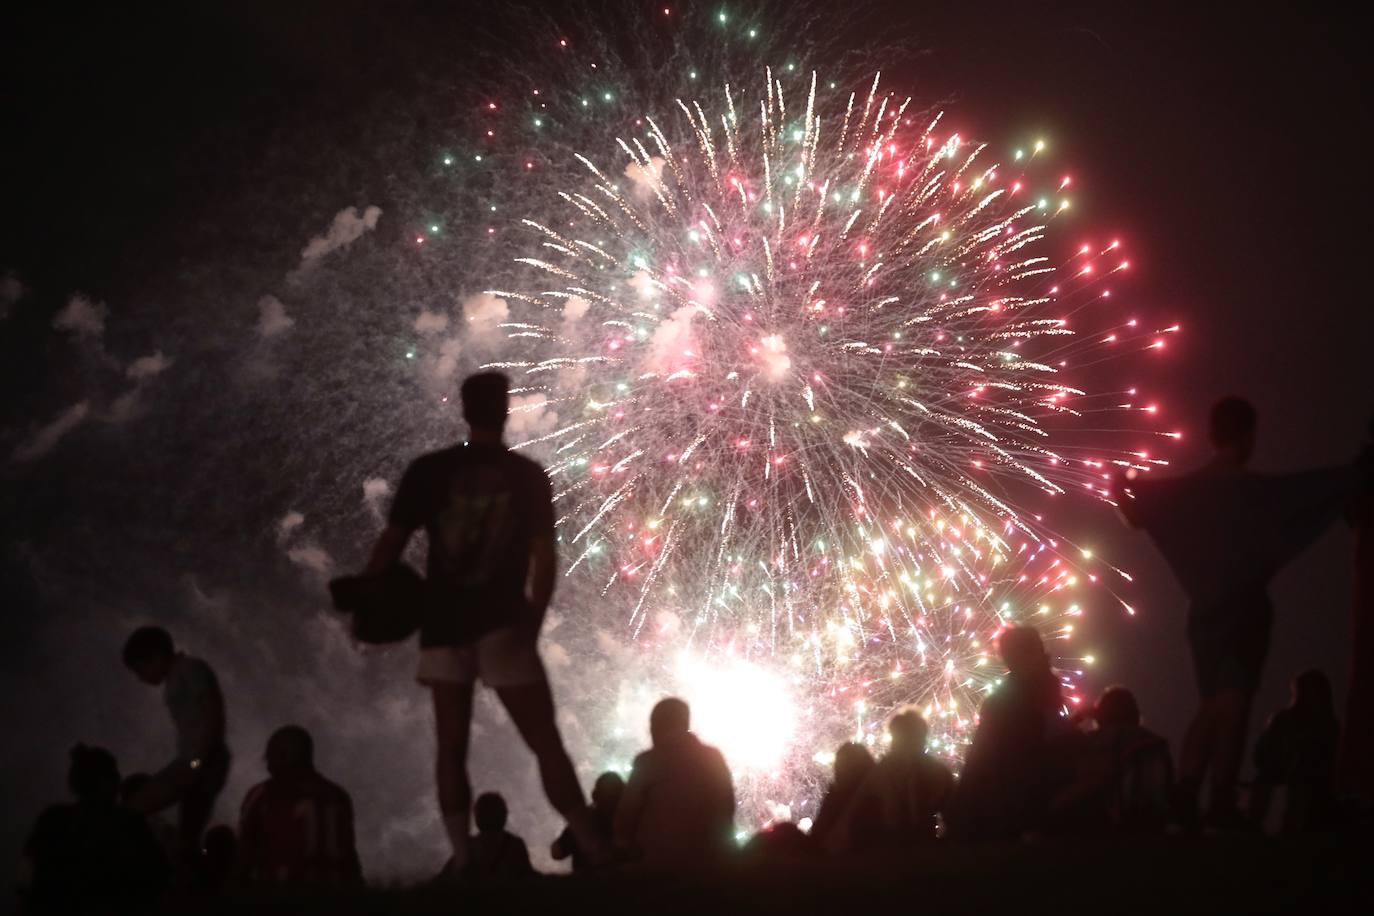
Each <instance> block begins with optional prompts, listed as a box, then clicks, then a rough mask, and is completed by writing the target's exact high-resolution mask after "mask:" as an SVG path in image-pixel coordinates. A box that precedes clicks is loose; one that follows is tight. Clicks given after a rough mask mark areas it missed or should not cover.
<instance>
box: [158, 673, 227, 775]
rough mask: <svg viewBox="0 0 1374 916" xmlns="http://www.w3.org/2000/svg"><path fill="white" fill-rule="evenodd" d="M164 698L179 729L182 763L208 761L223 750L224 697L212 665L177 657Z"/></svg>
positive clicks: (178, 744) (166, 685) (164, 686)
mask: <svg viewBox="0 0 1374 916" xmlns="http://www.w3.org/2000/svg"><path fill="white" fill-rule="evenodd" d="M162 696H163V699H164V700H165V701H166V703H167V710H168V712H170V713H171V714H172V724H173V725H174V726H175V728H176V733H177V757H178V758H179V759H181V760H184V761H189V760H194V759H197V758H200V759H205V758H207V757H210V756H212V755H213V754H216V753H217V752H219V751H220V750H221V749H222V748H223V747H224V696H223V695H222V694H221V693H220V689H219V680H218V679H217V678H216V677H215V672H214V671H213V670H211V668H210V666H209V665H207V664H205V662H203V661H201V660H200V659H198V658H192V657H191V656H189V655H183V654H181V653H178V654H177V656H176V658H175V659H174V660H173V661H172V668H171V670H170V671H169V672H168V673H167V681H166V683H165V684H164V685H163V688H162Z"/></svg>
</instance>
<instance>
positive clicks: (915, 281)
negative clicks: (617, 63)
mask: <svg viewBox="0 0 1374 916" xmlns="http://www.w3.org/2000/svg"><path fill="white" fill-rule="evenodd" d="M790 79H791V81H792V82H791V83H789V82H788V80H784V79H780V78H779V77H778V76H777V75H776V74H774V73H773V72H771V71H766V72H765V73H764V74H763V76H762V79H761V81H760V83H759V91H758V92H757V93H756V94H752V95H751V94H750V93H748V92H746V91H743V90H741V89H739V88H737V87H733V86H730V85H725V86H723V88H722V90H721V92H720V95H719V97H718V98H717V99H716V100H714V102H712V103H709V104H708V103H706V102H698V101H685V100H680V101H678V103H677V110H676V111H674V112H670V113H669V115H668V116H667V117H659V116H645V117H644V118H643V119H642V122H641V123H642V131H641V132H640V133H639V134H638V135H628V136H626V137H624V138H617V139H616V140H615V147H616V149H617V150H618V153H619V155H620V157H621V158H620V159H619V161H618V162H616V164H615V165H605V164H598V162H596V161H594V160H593V158H592V157H591V156H590V155H584V154H578V155H577V156H576V158H577V160H578V161H579V162H580V163H581V165H582V166H583V167H584V168H585V170H586V177H585V181H584V183H583V184H582V185H581V186H574V187H570V188H567V189H565V190H564V191H562V192H561V193H560V194H559V197H560V198H561V199H562V201H563V202H564V204H565V205H566V213H565V217H564V218H563V219H562V220H561V221H559V222H554V221H553V220H548V221H545V222H536V221H533V220H526V221H525V222H524V225H525V226H526V227H527V228H528V229H529V230H530V231H531V232H533V233H535V234H536V236H537V239H538V243H537V247H536V248H535V249H534V250H532V251H531V252H530V253H529V254H528V255H527V256H525V257H522V258H520V259H518V260H519V264H521V265H523V268H524V269H525V270H527V271H528V274H527V277H528V282H527V284H526V285H523V286H518V287H517V288H515V289H507V290H492V291H491V293H492V295H494V296H498V297H501V298H502V299H504V300H507V301H515V302H521V303H525V304H526V305H527V307H528V308H527V309H526V311H527V312H528V313H529V315H530V316H531V317H529V318H528V320H523V321H519V322H507V323H505V324H504V325H503V327H504V329H505V330H506V332H507V333H508V334H509V335H510V336H511V337H512V338H513V339H515V340H516V341H517V342H518V343H519V347H518V353H519V354H520V357H521V358H511V359H505V360H502V361H500V362H496V363H492V364H491V365H493V366H497V367H500V368H503V369H505V370H506V371H508V372H511V373H512V375H513V376H514V378H515V391H514V392H513V394H514V396H515V401H514V412H515V417H516V421H517V424H518V425H519V426H520V427H521V428H529V429H534V430H536V431H537V432H538V435H531V436H527V437H526V439H525V441H523V442H520V443H518V445H517V447H523V448H527V449H535V450H537V451H539V452H540V453H541V454H542V455H543V456H544V457H545V458H546V459H547V461H548V462H549V471H550V473H551V475H552V476H553V478H554V481H555V491H556V505H557V508H558V515H559V523H558V524H559V531H560V536H561V541H562V545H563V550H564V551H565V555H566V556H567V557H568V569H567V575H568V576H569V577H571V578H572V579H573V580H574V581H575V582H576V583H577V591H578V593H579V594H580V595H582V596H586V597H587V598H588V600H587V601H586V602H584V603H586V604H588V605H590V606H592V607H594V608H595V609H596V610H595V614H596V616H597V618H598V620H599V621H600V622H601V623H602V624H603V625H604V626H606V627H608V628H615V629H617V630H618V631H621V632H623V633H624V634H625V635H626V638H627V639H628V640H630V641H632V643H633V644H634V645H636V646H638V647H639V648H640V649H641V650H642V657H643V658H645V659H653V660H655V661H654V662H653V664H654V666H655V668H654V671H655V672H656V673H655V674H651V675H650V676H649V677H648V678H647V684H646V683H645V680H646V679H640V678H638V677H637V676H635V677H634V679H635V681H636V683H637V684H638V686H637V688H635V690H637V691H638V694H637V695H640V696H641V700H645V699H647V698H649V696H650V695H652V694H654V692H655V690H656V689H662V690H671V689H674V688H677V689H681V690H683V691H684V692H685V693H688V694H690V693H692V692H693V691H692V689H691V685H692V684H696V685H698V686H697V690H696V691H695V692H697V693H698V694H699V695H700V694H705V693H708V692H709V691H707V689H706V688H705V687H703V686H701V685H702V684H704V683H709V682H712V681H713V678H712V677H711V676H703V675H702V674H701V672H702V671H703V670H713V671H716V672H717V676H716V677H715V678H714V681H715V682H716V683H717V684H732V683H733V684H736V685H737V687H736V688H732V689H733V690H734V691H735V692H736V693H737V695H738V703H739V708H740V709H741V710H742V712H741V714H740V717H741V718H743V719H744V720H745V721H749V720H751V718H752V720H753V721H754V722H755V723H756V727H758V728H760V729H762V728H764V726H763V725H762V724H761V723H759V721H758V717H759V716H763V717H767V718H769V719H785V720H787V723H786V725H785V727H778V728H775V727H774V725H772V724H770V725H769V726H767V728H770V729H773V730H772V731H769V732H768V733H769V734H770V735H772V734H774V732H776V736H775V740H776V741H777V742H781V743H784V744H786V745H787V746H788V747H787V753H785V754H783V756H772V755H769V754H766V753H755V752H754V751H752V750H749V749H747V748H742V747H737V748H733V749H732V748H731V747H730V746H729V742H728V741H723V742H722V743H723V744H725V745H726V747H725V750H726V753H727V756H730V755H731V752H732V750H734V752H735V753H734V756H735V757H736V758H738V759H739V761H740V763H742V764H745V765H746V768H747V769H750V768H752V769H754V770H758V771H759V772H760V773H762V774H763V775H765V776H766V777H768V778H770V779H776V778H778V777H779V776H780V775H782V774H783V772H784V771H785V770H786V769H787V768H788V766H789V764H788V761H793V762H795V761H798V760H804V761H807V762H810V761H811V760H812V759H813V756H814V755H815V753H816V752H817V751H818V750H821V751H822V752H823V750H824V749H825V748H828V747H829V746H831V745H830V744H827V742H833V741H834V740H837V739H843V738H845V737H848V736H852V735H855V734H857V735H858V736H859V737H860V738H861V739H866V740H869V741H870V742H871V741H876V740H879V735H880V730H879V729H878V728H877V727H876V726H878V725H880V724H881V722H882V718H883V717H884V716H885V714H886V713H887V712H889V711H890V710H891V709H893V708H894V707H896V706H898V705H901V704H904V703H916V704H918V705H919V706H920V707H922V708H923V709H924V710H925V712H926V714H927V716H928V717H929V718H930V719H931V721H932V727H933V729H932V730H933V736H934V742H935V746H936V747H937V748H938V749H940V751H941V752H943V753H946V754H948V755H950V756H951V757H957V756H958V754H959V753H960V749H961V748H962V746H963V744H964V743H965V742H966V741H967V737H968V734H969V731H970V726H971V725H972V722H973V715H974V712H975V711H976V708H977V705H978V703H979V701H980V698H981V696H982V695H983V694H984V693H985V692H986V691H987V690H988V689H990V688H991V686H992V685H993V684H995V682H996V680H997V678H998V677H999V676H1000V674H1001V669H1000V667H999V665H998V664H997V662H996V660H995V657H994V656H993V655H992V650H993V643H994V639H995V637H996V635H997V633H998V632H999V631H1000V630H1001V629H1003V628H1004V627H1006V626H1008V625H1012V624H1017V623H1034V624H1035V625H1036V626H1037V627H1039V628H1040V630H1041V631H1042V632H1043V633H1045V634H1046V636H1047V637H1049V638H1050V639H1052V640H1055V642H1054V643H1053V645H1054V646H1055V647H1056V651H1057V653H1058V655H1059V656H1060V657H1061V659H1064V658H1068V657H1071V655H1072V653H1071V652H1070V651H1069V650H1067V649H1066V648H1064V646H1065V641H1066V640H1068V639H1069V638H1070V635H1071V634H1072V631H1073V623H1074V618H1076V617H1077V616H1078V615H1079V614H1080V613H1081V607H1080V605H1079V603H1078V599H1077V598H1076V597H1075V591H1074V586H1075V585H1077V584H1078V583H1079V580H1080V579H1081V578H1082V579H1086V578H1088V577H1090V576H1091V573H1088V572H1086V571H1084V564H1083V560H1084V559H1085V556H1084V555H1082V554H1078V553H1077V552H1076V551H1075V552H1074V554H1075V555H1074V557H1073V560H1072V562H1071V561H1070V559H1069V552H1068V551H1065V550H1061V549H1060V544H1059V542H1058V541H1057V540H1056V538H1055V536H1054V534H1053V533H1052V531H1051V530H1050V529H1049V528H1048V527H1047V526H1046V525H1045V524H1044V523H1043V522H1042V521H1041V518H1040V516H1039V515H1038V514H1036V513H1035V512H1033V511H1030V510H1028V509H1027V508H1025V507H1026V506H1027V504H1028V502H1029V501H1030V500H1043V499H1044V498H1045V497H1047V496H1054V495H1058V494H1063V493H1065V492H1067V491H1069V490H1075V491H1087V492H1091V493H1093V494H1094V495H1097V496H1099V497H1105V495H1106V494H1105V489H1104V486H1105V483H1104V480H1103V477H1104V475H1105V474H1106V472H1107V469H1109V468H1112V467H1114V466H1122V467H1130V466H1136V467H1148V466H1150V465H1151V464H1153V463H1155V462H1153V461H1152V460H1151V459H1149V458H1148V457H1147V456H1146V455H1145V454H1143V453H1139V452H1124V451H1112V450H1111V449H1107V450H1104V449H1103V448H1102V447H1101V445H1102V443H1101V442H1100V441H1099V442H1098V443H1097V444H1096V445H1095V446H1094V447H1092V448H1088V447H1085V446H1080V445H1077V444H1075V443H1076V441H1077V440H1076V439H1075V438H1074V437H1075V435H1077V434H1079V433H1081V432H1082V431H1084V427H1085V424H1086V423H1087V422H1090V420H1089V418H1091V417H1094V416H1096V415H1098V414H1100V413H1101V412H1102V411H1104V410H1106V409H1117V408H1125V409H1133V405H1131V404H1129V403H1128V404H1120V403H1118V402H1119V401H1120V400H1121V397H1122V395H1121V393H1120V392H1115V393H1111V394H1095V393H1090V392H1088V391H1087V390H1085V389H1083V388H1081V387H1078V385H1079V384H1081V382H1078V381H1077V380H1076V379H1074V378H1073V375H1072V370H1073V369H1074V368H1075V367H1080V366H1082V365H1084V364H1086V363H1089V362H1092V361H1096V360H1097V359H1099V358H1100V357H1099V354H1098V352H1097V351H1098V349H1099V348H1106V349H1107V350H1108V351H1110V352H1115V353H1119V352H1121V351H1123V350H1131V349H1140V348H1146V347H1149V346H1152V345H1153V342H1154V338H1153V336H1152V335H1147V334H1144V333H1143V332H1141V331H1140V330H1139V329H1138V328H1137V327H1136V324H1135V322H1134V321H1118V322H1116V323H1113V322H1112V321H1111V319H1109V318H1104V315H1107V314H1109V313H1110V310H1111V309H1112V304H1111V302H1110V291H1109V290H1108V289H1106V288H1105V286H1104V284H1103V281H1104V280H1105V279H1106V278H1109V277H1111V276H1112V275H1114V274H1116V273H1118V272H1120V271H1124V270H1126V269H1127V268H1128V264H1127V262H1126V261H1125V260H1124V259H1123V258H1122V256H1121V252H1120V250H1119V245H1118V244H1117V243H1116V242H1111V243H1109V244H1104V245H1100V246H1097V247H1092V246H1084V247H1079V248H1077V249H1074V250H1073V251H1072V253H1071V254H1070V255H1069V256H1068V257H1067V258H1060V259H1057V260H1056V259H1055V258H1054V257H1053V254H1054V251H1055V248H1054V241H1053V238H1052V235H1053V224H1054V222H1055V219H1056V217H1057V216H1059V215H1061V214H1063V212H1064V211H1065V210H1067V209H1068V208H1069V206H1070V202H1069V200H1068V199H1067V198H1066V197H1065V196H1064V192H1065V190H1066V188H1067V187H1068V185H1069V180H1068V179H1067V178H1064V179H1062V181H1059V182H1053V183H1050V184H1049V187H1050V188H1053V190H1054V193H1053V194H1046V193H1043V191H1042V190H1041V189H1042V188H1043V186H1044V185H1045V181H1044V179H1043V178H1042V177H1040V176H1039V175H1038V174H1037V168H1036V167H1037V165H1038V164H1039V161H1040V160H1042V159H1043V157H1042V156H1040V155H1039V154H1040V153H1041V152H1042V151H1043V144H1039V143H1037V144H1035V145H1033V146H1032V147H1031V148H1030V149H1029V150H1022V151H1017V152H1016V153H1015V154H1014V155H1013V156H1012V157H1010V158H1011V161H1010V162H1009V163H1006V164H1003V163H1000V162H996V161H993V160H994V157H993V156H992V155H991V154H990V152H989V149H988V147H987V146H986V145H985V144H981V143H974V142H971V141H969V140H966V139H964V138H962V137H960V136H959V135H958V134H952V133H941V132H940V123H941V119H940V117H939V116H934V117H932V116H930V115H929V114H924V115H922V116H919V117H918V116H917V115H916V113H915V112H914V111H913V109H912V103H911V100H910V99H905V100H903V99H901V98H899V97H897V96H894V95H893V94H891V93H888V92H885V91H883V90H882V89H881V88H880V86H881V81H880V79H879V78H878V77H877V76H875V77H874V78H873V80H872V83H871V84H868V85H866V87H865V89H864V90H863V91H860V92H854V93H847V92H843V91H833V90H831V91H818V81H817V77H816V76H815V75H814V74H812V75H810V76H809V77H806V78H803V77H799V76H794V77H791V78H790ZM1080 318H1081V319H1082V320H1083V323H1084V324H1086V325H1087V326H1088V327H1090V328H1091V330H1090V331H1089V332H1087V333H1086V334H1084V333H1079V332H1078V331H1077V328H1076V327H1075V324H1076V323H1077V320H1078V319H1080ZM529 414H534V415H536V416H537V417H539V418H541V419H542V418H549V419H553V418H556V420H557V422H554V423H549V424H545V425H541V424H540V423H538V422H526V421H528V420H529V419H530V417H529V416H528V415H529ZM522 415H526V416H523V417H522ZM1100 438H1101V437H1099V439H1100ZM1080 658H1081V656H1080ZM1079 664H1081V662H1079V661H1077V659H1075V661H1074V662H1073V664H1070V665H1066V667H1070V668H1072V667H1076V666H1077V665H1079ZM703 665H705V666H707V668H706V669H703V668H702V666H703ZM711 666H715V667H714V668H712V667H711ZM740 666H744V667H743V668H741V667H740ZM756 671H766V672H769V674H768V675H767V677H769V678H773V679H775V682H776V686H775V684H774V681H769V682H767V683H765V682H764V681H762V680H758V679H757V677H762V675H757V676H756V674H755V673H754V672H756ZM684 672H688V673H684ZM691 672H695V673H691ZM741 672H743V673H741ZM751 679H752V680H751ZM748 685H753V686H752V687H750V686H748ZM632 692H634V691H632ZM748 695H759V696H765V697H767V698H768V699H767V700H766V702H765V705H766V706H767V707H768V709H767V710H761V711H758V712H756V713H752V714H751V712H750V711H749V702H750V701H749V699H748ZM688 698H689V699H691V696H690V695H689V697H688ZM642 705H644V704H643V702H628V703H627V702H625V701H624V697H623V696H622V702H621V703H620V706H621V710H622V713H624V712H625V711H626V710H630V713H629V715H631V716H632V717H633V716H638V715H640V714H641V713H642V709H641V708H640V707H641V706H642ZM717 717H719V714H717ZM703 731H704V732H706V733H707V737H710V734H709V732H710V729H709V728H705V727H703ZM725 731H726V729H725V728H724V726H717V732H718V733H724V732H725ZM737 743H739V744H744V745H747V744H748V743H749V742H748V741H743V740H742V741H741V742H737ZM816 759H824V758H823V756H822V757H820V758H816ZM778 794H780V793H778V792H776V791H775V792H773V795H778ZM768 807H769V808H770V809H772V808H775V807H776V806H775V805H774V804H771V803H770V805H769V806H768Z"/></svg>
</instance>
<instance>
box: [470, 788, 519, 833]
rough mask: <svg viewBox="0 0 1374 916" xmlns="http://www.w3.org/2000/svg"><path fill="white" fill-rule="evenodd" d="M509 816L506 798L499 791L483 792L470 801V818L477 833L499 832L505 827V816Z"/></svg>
mask: <svg viewBox="0 0 1374 916" xmlns="http://www.w3.org/2000/svg"><path fill="white" fill-rule="evenodd" d="M509 816H510V812H509V810H507V808H506V800H505V799H504V798H502V797H501V795H500V793H499V792H483V793H482V794H481V795H479V796H477V801H475V802H473V803H472V820H473V823H475V824H476V825H477V832H478V833H500V832H501V831H502V830H505V829H506V818H507V817H509Z"/></svg>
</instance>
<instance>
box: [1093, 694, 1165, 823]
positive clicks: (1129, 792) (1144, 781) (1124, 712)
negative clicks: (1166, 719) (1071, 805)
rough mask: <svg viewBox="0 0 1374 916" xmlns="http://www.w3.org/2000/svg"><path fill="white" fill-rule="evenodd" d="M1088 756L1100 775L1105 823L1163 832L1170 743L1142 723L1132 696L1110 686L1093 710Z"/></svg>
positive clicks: (1100, 793) (1100, 792)
mask: <svg viewBox="0 0 1374 916" xmlns="http://www.w3.org/2000/svg"><path fill="white" fill-rule="evenodd" d="M1092 718H1093V721H1094V723H1095V727H1094V729H1093V730H1092V731H1090V732H1089V733H1088V742H1087V748H1086V753H1087V754H1090V755H1092V756H1093V757H1094V759H1095V761H1096V767H1095V770H1096V772H1098V773H1099V774H1101V780H1100V782H1099V787H1100V791H1099V793H1098V797H1099V799H1100V801H1101V805H1102V809H1103V814H1104V817H1105V819H1106V822H1107V823H1108V824H1109V825H1111V826H1112V827H1114V828H1116V829H1119V830H1124V831H1128V832H1149V831H1157V830H1162V829H1164V827H1166V826H1167V825H1168V823H1169V820H1170V815H1171V810H1170V804H1171V802H1172V799H1173V781H1174V764H1173V758H1172V757H1171V756H1170V755H1169V742H1167V741H1165V740H1164V739H1163V738H1162V737H1160V736H1159V735H1157V734H1155V733H1154V732H1152V731H1151V730H1150V729H1148V728H1146V727H1145V726H1144V725H1142V724H1141V717H1140V707H1139V705H1138V704H1137V703H1136V699H1135V695H1134V694H1133V693H1131V691H1129V690H1127V689H1126V688H1125V687H1108V688H1107V689H1106V690H1104V691H1103V692H1102V696H1101V697H1099V698H1098V701H1097V705H1096V707H1095V708H1094V709H1093V711H1092Z"/></svg>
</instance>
